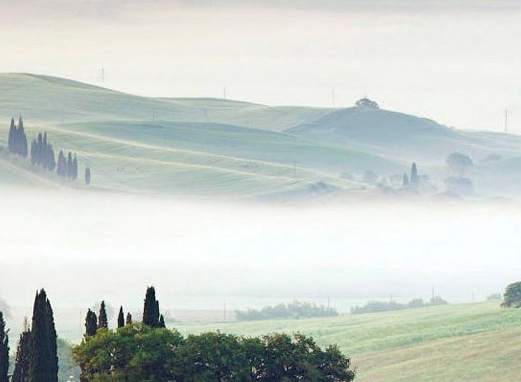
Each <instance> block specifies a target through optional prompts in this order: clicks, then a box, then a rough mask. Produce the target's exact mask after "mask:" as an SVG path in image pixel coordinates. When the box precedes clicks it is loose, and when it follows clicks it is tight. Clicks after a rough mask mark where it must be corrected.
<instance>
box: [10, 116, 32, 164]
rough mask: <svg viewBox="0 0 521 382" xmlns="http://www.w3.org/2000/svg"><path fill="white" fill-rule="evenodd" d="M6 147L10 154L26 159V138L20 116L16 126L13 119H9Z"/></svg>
mask: <svg viewBox="0 0 521 382" xmlns="http://www.w3.org/2000/svg"><path fill="white" fill-rule="evenodd" d="M7 147H8V149H9V152H10V153H13V154H17V155H20V156H22V157H24V158H26V157H27V136H26V135H25V131H24V122H23V120H22V116H20V118H19V119H18V125H15V123H14V118H11V125H10V126H9V137H8V141H7Z"/></svg>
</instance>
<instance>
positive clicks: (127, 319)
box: [125, 312, 132, 325]
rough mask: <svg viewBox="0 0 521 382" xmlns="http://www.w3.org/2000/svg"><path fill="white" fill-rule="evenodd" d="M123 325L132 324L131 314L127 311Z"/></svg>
mask: <svg viewBox="0 0 521 382" xmlns="http://www.w3.org/2000/svg"><path fill="white" fill-rule="evenodd" d="M125 325H132V314H131V313H130V312H127V317H126V318H125Z"/></svg>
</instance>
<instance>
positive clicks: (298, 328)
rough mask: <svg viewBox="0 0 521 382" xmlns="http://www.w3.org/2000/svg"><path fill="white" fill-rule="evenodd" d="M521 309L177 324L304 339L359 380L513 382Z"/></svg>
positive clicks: (520, 371)
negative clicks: (337, 356)
mask: <svg viewBox="0 0 521 382" xmlns="http://www.w3.org/2000/svg"><path fill="white" fill-rule="evenodd" d="M520 319H521V310H519V309H501V308H499V302H486V303H478V304H463V305H447V306H436V307H430V308H421V309H410V310H404V311H397V312H386V313H371V314H362V315H356V316H352V315H346V316H339V317H333V318H321V319H305V320H270V321H254V322H237V323H214V324H205V325H190V324H181V325H179V324H178V323H176V324H175V326H176V327H177V328H179V329H180V331H181V332H182V333H199V332H203V331H211V330H221V331H223V332H226V333H228V332H229V333H235V334H242V335H261V334H263V333H271V332H274V331H283V332H288V333H293V332H301V333H303V334H305V335H311V336H312V337H313V338H314V339H315V340H316V341H317V343H319V344H320V345H322V346H327V345H328V344H331V343H336V344H338V345H339V347H340V349H341V350H342V351H343V352H344V353H345V354H347V355H349V356H350V357H351V358H352V362H353V364H354V365H355V367H356V368H357V379H356V380H358V381H379V382H395V381H396V382H398V381H402V382H409V381H410V382H417V381H425V382H427V381H432V382H434V381H440V380H443V381H475V382H479V381H505V382H507V381H514V380H517V377H518V376H519V375H521V366H519V365H517V364H515V363H513V362H512V360H514V359H516V357H517V355H518V354H519V351H521V328H520V327H519V320H520Z"/></svg>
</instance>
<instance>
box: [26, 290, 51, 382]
mask: <svg viewBox="0 0 521 382" xmlns="http://www.w3.org/2000/svg"><path fill="white" fill-rule="evenodd" d="M31 327H32V329H31V341H30V349H29V373H28V382H57V381H58V354H57V345H56V329H55V327H54V318H53V312H52V308H51V303H50V301H49V300H48V299H47V294H46V293H45V290H44V289H41V290H40V292H37V293H36V297H35V299H34V306H33V319H32V325H31Z"/></svg>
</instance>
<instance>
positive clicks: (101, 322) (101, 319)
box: [98, 301, 109, 329]
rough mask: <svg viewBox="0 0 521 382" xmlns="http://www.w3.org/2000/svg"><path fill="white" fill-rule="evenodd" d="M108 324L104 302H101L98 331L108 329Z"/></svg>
mask: <svg viewBox="0 0 521 382" xmlns="http://www.w3.org/2000/svg"><path fill="white" fill-rule="evenodd" d="M108 327H109V322H108V320H107V311H106V310H105V301H102V302H101V305H100V308H99V315H98V329H101V328H105V329H108Z"/></svg>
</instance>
